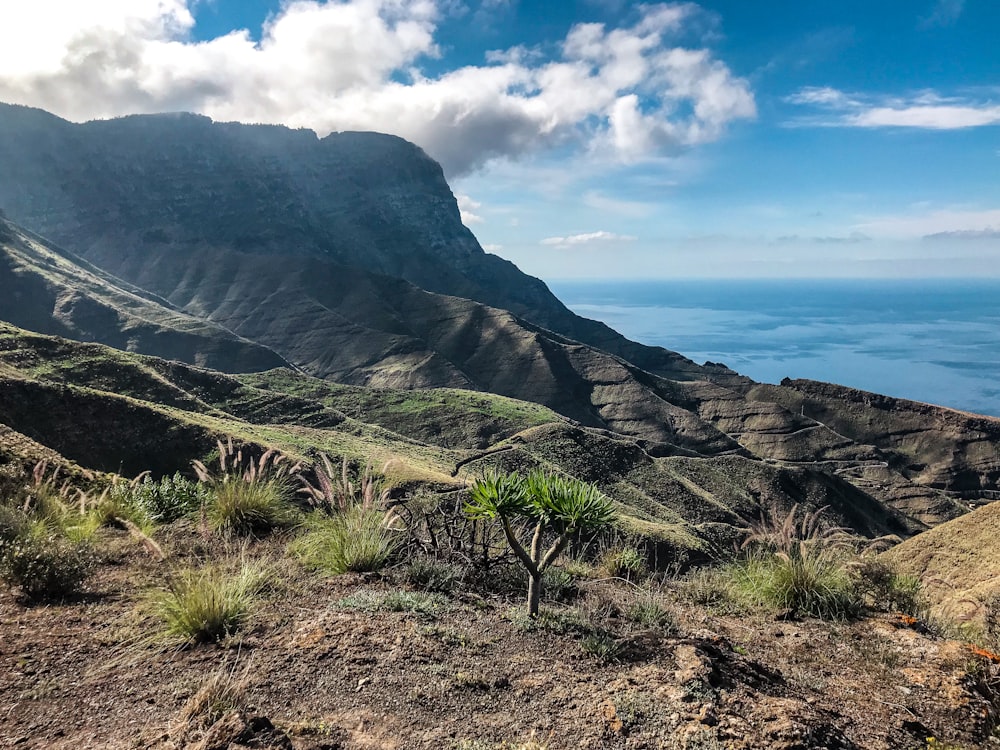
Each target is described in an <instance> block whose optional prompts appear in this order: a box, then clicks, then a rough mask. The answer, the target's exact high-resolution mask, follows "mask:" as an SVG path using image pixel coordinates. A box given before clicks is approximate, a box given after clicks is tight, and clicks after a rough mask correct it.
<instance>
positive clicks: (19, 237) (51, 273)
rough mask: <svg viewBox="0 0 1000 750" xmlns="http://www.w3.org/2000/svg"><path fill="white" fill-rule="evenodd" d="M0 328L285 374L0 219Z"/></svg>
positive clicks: (230, 339) (217, 329) (221, 332)
mask: <svg viewBox="0 0 1000 750" xmlns="http://www.w3.org/2000/svg"><path fill="white" fill-rule="evenodd" d="M0 289H3V290H4V294H3V295H0V320H6V321H8V322H10V323H13V324H15V325H18V326H23V327H25V328H30V329H31V330H34V331H39V332H42V333H54V334H59V335H61V336H68V337H71V338H75V339H78V340H80V341H98V342H100V343H103V344H108V345H109V346H114V347H116V348H118V349H123V350H126V351H136V352H142V353H156V354H159V355H161V356H164V357H169V358H171V359H179V360H183V361H186V362H193V363H195V364H199V365H204V366H206V367H213V368H216V369H220V370H229V371H236V372H254V371H258V370H269V369H272V368H274V367H283V366H286V365H287V363H286V362H285V360H284V359H282V358H281V357H280V356H278V355H277V354H275V353H274V352H273V351H271V350H270V349H267V348H265V347H263V346H260V345H259V344H255V343H253V342H252V341H248V340H247V339H244V338H241V337H239V336H236V335H235V334H233V333H232V332H231V331H228V330H226V329H225V328H222V327H221V326H219V325H217V324H214V323H211V322H209V321H205V320H201V319H199V318H195V317H193V316H191V315H188V314H186V313H183V312H181V311H180V310H178V309H176V308H175V307H174V306H172V305H170V304H169V303H168V302H167V301H166V300H163V299H160V298H158V297H156V296H155V295H152V294H150V293H149V292H146V291H143V290H142V289H139V288H137V287H134V286H132V285H130V284H127V283H125V282H123V281H121V280H119V279H116V278H114V277H113V276H111V275H109V274H107V273H105V272H104V271H101V270H100V269H98V268H96V267H94V266H92V265H91V264H90V263H87V262H86V261H84V260H83V259H82V258H79V257H77V256H75V255H73V254H72V253H70V252H67V251H66V250H62V249H61V248H58V247H56V246H54V245H51V244H49V243H47V242H45V241H44V240H42V239H41V238H40V237H37V236H35V235H31V234H30V233H28V232H25V231H24V230H22V229H20V228H18V227H17V226H15V225H14V224H12V223H11V222H9V221H6V220H4V219H2V218H0Z"/></svg>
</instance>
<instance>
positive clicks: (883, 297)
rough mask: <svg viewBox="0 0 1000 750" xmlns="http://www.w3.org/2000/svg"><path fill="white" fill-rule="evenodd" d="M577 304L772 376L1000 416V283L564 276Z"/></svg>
mask: <svg viewBox="0 0 1000 750" xmlns="http://www.w3.org/2000/svg"><path fill="white" fill-rule="evenodd" d="M549 287H550V288H551V289H552V291H553V292H554V293H555V294H556V296H557V297H559V299H561V300H562V301H563V302H564V303H565V304H566V305H567V306H568V307H569V308H570V309H572V310H573V311H574V312H576V313H579V314H580V315H583V316H585V317H588V318H594V319H596V320H601V321H603V322H605V323H607V324H608V325H609V326H611V327H612V328H614V329H615V330H617V331H619V332H621V333H622V334H624V335H625V336H627V337H629V338H631V339H634V340H636V341H640V342H642V343H645V344H654V345H658V346H662V347H665V348H667V349H672V350H673V351H676V352H680V353H681V354H683V355H685V356H686V357H689V358H690V359H693V360H695V361H696V362H698V363H702V362H705V361H712V362H722V363H725V364H726V365H728V366H729V367H731V368H733V369H734V370H736V371H738V372H740V373H742V374H744V375H748V376H749V377H751V378H753V379H754V380H757V381H760V382H764V383H777V382H778V381H780V380H781V379H782V378H784V377H790V378H810V379H813V380H823V381H826V382H831V383H839V384H841V385H847V386H852V387H854V388H861V389H863V390H867V391H874V392H876V393H882V394H885V395H888V396H898V397H901V398H908V399H913V400H915V401H924V402H927V403H932V404H939V405H941V406H948V407H951V408H953V409H961V410H963V411H971V412H976V413H979V414H989V415H992V416H1000V279H988V280H981V279H975V280H954V279H948V280H919V281H917V280H837V281H832V280H823V281H816V280H766V281H758V280H752V281H743V280H741V281H733V280H724V281H715V280H713V281H708V280H697V281H692V280H684V281H632V282H622V281H565V280H564V281H555V282H550V283H549Z"/></svg>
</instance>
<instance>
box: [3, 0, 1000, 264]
mask: <svg viewBox="0 0 1000 750" xmlns="http://www.w3.org/2000/svg"><path fill="white" fill-rule="evenodd" d="M998 33H1000V3H997V2H996V1H995V0H964V1H963V0H907V1H905V2H904V1H901V0H879V1H878V2H871V0H868V2H858V1H856V0H840V1H839V2H802V1H801V0H800V1H799V2H784V1H780V2H779V1H775V2H764V1H761V2H746V0H742V1H739V0H728V1H726V2H722V1H718V2H713V1H711V0H706V2H702V3H700V4H693V3H651V4H637V3H627V2H619V1H617V0H581V1H580V2H562V3H560V2H546V3H542V2H528V1H527V0H520V2H518V0H470V1H469V2H464V1H463V0H412V1H408V0H341V1H340V2H329V3H325V2H293V3H280V2H269V1H266V0H201V1H198V2H196V1H195V0H103V1H102V2H100V3H79V2H76V1H75V0H11V1H10V2H5V3H4V4H3V7H2V8H0V100H3V101H15V102H20V103H25V104H30V105H34V106H41V107H44V108H46V109H49V110H50V111H54V112H56V113H57V114H60V115H62V116H64V117H67V118H69V119H73V120H85V119H91V118H94V117H108V116H114V115H118V114H124V113H127V112H153V111H164V110H179V109H185V110H191V111H199V112H204V113H205V114H208V115H210V116H212V117H214V118H216V119H220V120H241V121H253V122H280V123H284V124H288V125H290V126H293V127H310V128H313V129H315V130H317V131H318V132H319V133H320V134H325V133H327V132H330V131H332V130H346V129H373V130H381V131H385V132H394V133H397V134H399V135H402V136H404V137H407V138H409V139H410V140H413V141H415V142H417V143H418V144H419V145H421V146H422V147H424V148H425V149H426V150H427V151H428V152H429V153H430V154H431V155H432V156H434V157H435V158H437V159H439V160H440V161H441V162H442V164H443V165H444V167H445V169H446V171H447V173H448V175H449V179H450V181H451V183H452V186H453V188H454V191H455V193H456V195H457V196H458V197H459V200H460V204H461V206H462V208H463V213H464V216H465V219H466V223H467V224H468V226H469V227H470V228H471V229H472V230H473V231H474V232H475V233H476V235H477V236H478V237H479V238H480V241H481V242H482V243H483V245H484V246H486V247H487V249H489V250H490V251H492V252H496V253H498V254H500V255H502V256H504V257H507V258H510V259H511V260H513V261H514V262H516V263H517V264H518V265H519V266H521V267H522V268H523V269H524V270H526V271H528V272H529V273H533V274H535V275H539V276H542V277H543V278H566V277H574V276H601V277H623V278H627V277H641V278H656V277H687V276H693V277H760V276H765V277H766V276H840V277H843V276H998V275H1000V179H998V176H1000V51H998V50H997V45H996V39H997V35H998Z"/></svg>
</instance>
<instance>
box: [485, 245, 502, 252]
mask: <svg viewBox="0 0 1000 750" xmlns="http://www.w3.org/2000/svg"><path fill="white" fill-rule="evenodd" d="M483 250H485V251H486V252H488V253H501V252H503V245H483Z"/></svg>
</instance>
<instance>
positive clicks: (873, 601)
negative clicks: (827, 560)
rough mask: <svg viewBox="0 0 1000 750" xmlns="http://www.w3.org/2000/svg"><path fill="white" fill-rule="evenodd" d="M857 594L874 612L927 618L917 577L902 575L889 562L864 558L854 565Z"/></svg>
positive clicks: (925, 604) (926, 607)
mask: <svg viewBox="0 0 1000 750" xmlns="http://www.w3.org/2000/svg"><path fill="white" fill-rule="evenodd" d="M854 575H855V578H856V582H857V588H858V592H859V593H860V595H861V596H862V597H864V600H865V603H866V604H867V605H868V606H870V607H872V608H873V609H880V610H885V611H889V612H893V611H895V612H902V613H903V614H906V615H910V616H911V617H926V615H927V611H928V605H927V602H926V600H925V599H924V596H923V586H922V584H921V582H920V579H919V578H917V577H916V576H909V575H901V574H900V573H897V572H896V569H895V568H893V567H892V566H891V565H890V564H889V563H887V562H885V561H883V560H879V559H876V558H871V557H866V558H863V559H862V560H860V561H859V562H858V564H857V566H855V569H854Z"/></svg>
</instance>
